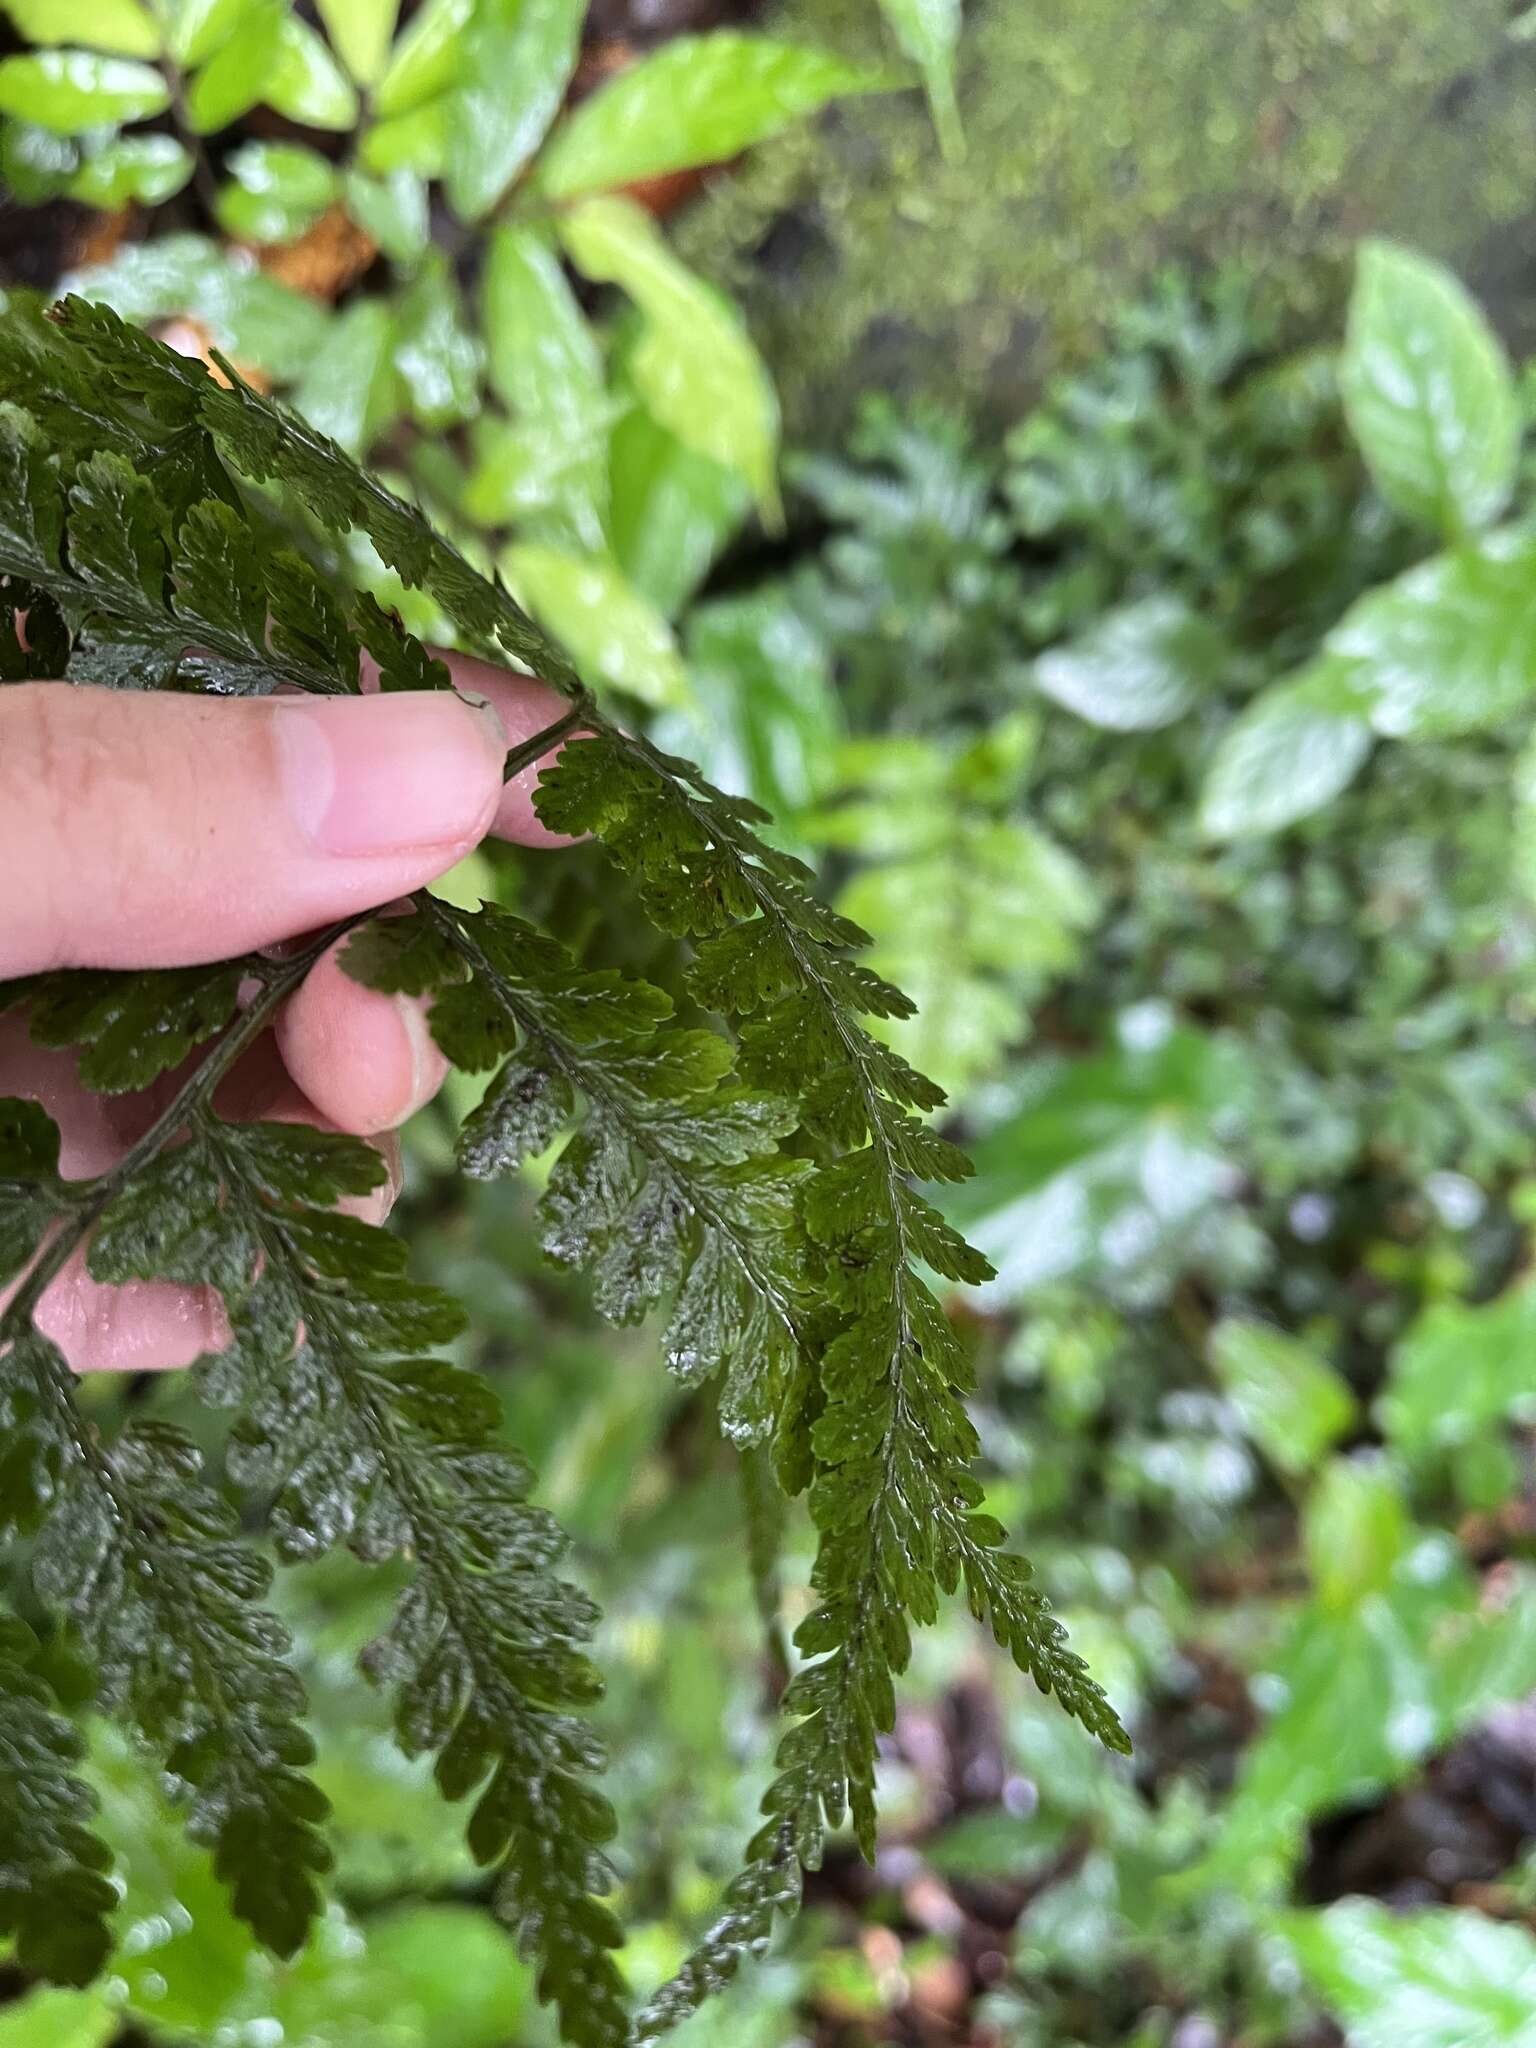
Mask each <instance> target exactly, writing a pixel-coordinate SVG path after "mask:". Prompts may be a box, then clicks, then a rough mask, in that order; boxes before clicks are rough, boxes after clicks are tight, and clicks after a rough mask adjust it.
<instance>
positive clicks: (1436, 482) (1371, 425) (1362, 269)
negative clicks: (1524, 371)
mask: <svg viewBox="0 0 1536 2048" xmlns="http://www.w3.org/2000/svg"><path fill="white" fill-rule="evenodd" d="M1339 382H1340V388H1341V390H1342V393H1343V397H1344V409H1345V412H1346V414H1347V416H1348V419H1349V423H1350V426H1351V428H1352V429H1353V430H1354V434H1355V438H1356V440H1358V441H1359V443H1360V446H1361V449H1362V450H1363V452H1364V454H1365V459H1366V461H1367V462H1368V463H1369V465H1370V469H1371V474H1372V476H1373V477H1374V479H1375V481H1376V485H1377V488H1378V489H1379V490H1380V492H1381V494H1382V496H1383V497H1384V498H1386V499H1387V500H1388V501H1389V502H1390V503H1391V504H1393V505H1395V506H1396V507H1397V508H1398V510H1399V511H1401V512H1406V513H1407V514H1408V515H1409V517H1410V518H1414V519H1422V520H1424V521H1426V522H1427V523H1428V524H1429V525H1432V526H1437V527H1439V528H1440V529H1441V530H1442V531H1444V532H1446V533H1449V534H1452V535H1455V534H1458V533H1462V532H1466V531H1470V530H1473V529H1475V528H1477V527H1480V526H1486V525H1487V524H1488V523H1489V521H1490V520H1493V519H1496V518H1497V517H1498V515H1499V513H1500V512H1501V511H1502V510H1503V508H1504V506H1505V504H1506V503H1507V501H1508V498H1509V493H1510V488H1511V486H1512V485H1513V483H1514V478H1515V460H1516V455H1517V451H1518V443H1519V435H1520V425H1519V406H1518V402H1517V400H1516V396H1515V385H1514V379H1513V377H1512V376H1511V374H1510V369H1509V363H1508V360H1507V358H1506V357H1505V354H1504V350H1503V348H1502V347H1501V345H1500V343H1499V340H1498V337H1497V336H1496V335H1495V334H1494V332H1493V330H1492V328H1490V327H1489V325H1488V323H1487V321H1486V320H1485V319H1484V318H1483V315H1482V314H1481V312H1480V311H1479V310H1478V308H1477V306H1476V305H1475V304H1474V302H1473V300H1472V299H1471V298H1470V297H1469V296H1468V294H1467V292H1466V291H1465V290H1464V289H1463V287H1462V286H1461V284H1460V283H1459V282H1458V281H1457V279H1456V278H1454V277H1453V276H1452V275H1451V273H1450V272H1449V271H1448V270H1445V269H1443V268H1442V267H1441V266H1440V265H1439V264H1438V263H1431V262H1430V261H1429V260H1428V259H1427V258H1426V257H1423V256H1416V255H1414V254H1413V253H1412V251H1410V250H1408V249H1401V248H1398V247H1397V246H1395V245H1394V244H1393V243H1390V242H1367V243H1366V244H1365V246H1364V248H1363V249H1362V250H1361V252H1360V263H1359V271H1358V274H1357V276H1356V280H1355V291H1354V297H1353V300H1352V301H1351V305H1350V313H1349V337H1348V341H1347V343H1346V346H1345V350H1344V357H1343V361H1342V363H1341V364H1340V369H1339Z"/></svg>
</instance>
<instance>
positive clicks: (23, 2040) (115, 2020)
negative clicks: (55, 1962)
mask: <svg viewBox="0 0 1536 2048" xmlns="http://www.w3.org/2000/svg"><path fill="white" fill-rule="evenodd" d="M121 2022H122V2015H121V2013H120V2012H119V2011H118V2009H117V2007H116V2006H115V2005H113V2004H112V2003H111V2002H110V2001H109V2000H108V1999H107V1998H105V1997H104V1996H103V1995H102V1993H101V1992H100V1991H33V1992H31V1993H30V1994H28V1995H25V1996H23V1997H21V1998H19V1999H18V2000H17V2001H16V2002H15V2003H14V2004H11V2003H7V2004H6V2005H4V2006H0V2048H106V2044H107V2042H109V2041H110V2040H111V2039H112V2038H113V2036H114V2035H115V2034H116V2033H117V2032H118V2031H119V2029H120V2026H121Z"/></svg>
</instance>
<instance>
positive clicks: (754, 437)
mask: <svg viewBox="0 0 1536 2048" xmlns="http://www.w3.org/2000/svg"><path fill="white" fill-rule="evenodd" d="M560 231H561V234H562V235H563V236H564V238H565V243H566V247H567V248H568V249H569V251H570V253H571V257H572V260H573V261H574V262H575V264H576V266H577V268H578V269H580V270H582V271H584V272H585V273H586V275H587V276H588V277H590V278H593V279H595V280H596V281H597V282H599V283H603V284H617V285H621V286H622V287H623V289H624V290H625V291H626V292H627V293H628V294H629V296H630V297H631V298H632V299H633V300H634V301H635V303H636V305H638V306H639V308H640V310H641V312H642V314H643V315H644V324H643V327H642V329H641V333H640V336H639V339H638V340H637V341H636V343H635V346H634V349H633V351H632V352H631V354H630V357H629V365H628V367H629V373H630V376H631V377H632V378H633V380H634V384H635V388H636V389H637V391H638V392H639V393H640V395H641V397H642V398H643V399H644V400H645V403H646V405H647V406H648V407H649V408H650V410H651V411H652V412H653V413H654V414H655V415H656V417H657V419H658V420H660V421H661V423H662V425H663V426H666V427H669V428H670V429H671V431H672V432H673V433H674V434H675V435H676V436H677V438H678V439H679V440H680V441H681V442H682V443H683V445H684V446H685V447H687V448H692V449H693V450H695V452H696V453H698V454H700V455H707V456H708V457H709V458H710V459H711V460H712V461H715V462H718V463H720V464H722V465H723V466H724V467H725V468H727V469H733V470H735V471H736V472H737V473H738V474H739V475H741V476H743V477H745V478H746V480H747V482H748V483H749V484H750V485H751V487H752V491H753V494H754V496H755V497H756V499H757V501H758V504H759V506H760V508H761V510H762V513H763V516H764V518H765V519H766V520H768V521H769V522H770V523H777V521H778V520H779V518H780V517H781V514H780V507H779V490H778V476H777V452H778V434H779V411H778V401H777V399H776V398H775V396H774V392H773V386H772V384H771V383H770V381H769V378H768V372H767V370H766V369H765V368H764V366H763V362H762V358H761V357H760V356H759V355H758V353H757V350H756V349H755V348H754V347H753V346H752V343H751V340H750V339H749V337H748V335H747V332H746V330H745V328H744V327H743V326H742V323H741V320H740V317H739V316H738V315H737V313H736V311H735V309H734V308H733V307H732V306H730V305H729V304H728V302H727V301H726V300H725V299H723V298H722V297H721V296H720V294H719V293H718V292H716V291H715V290H714V289H713V288H712V287H711V286H709V285H707V284H705V283H704V281H703V279H702V278H699V277H696V276H695V275H694V274H693V272H692V271H691V270H688V269H687V268H685V266H684V265H683V264H681V263H679V262H678V260H677V258H676V257H675V256H674V255H673V254H672V252H671V250H670V249H669V248H668V247H667V244H666V242H665V241H664V240H663V238H662V235H661V232H660V230H659V229H658V228H657V226H656V224H655V222H654V221H653V220H652V219H651V217H650V215H649V214H647V213H645V212H644V211H643V209H642V208H640V207H638V206H636V205H634V204H633V203H632V202H630V201H628V200H623V199H589V200H587V201H585V202H584V203H583V204H582V205H580V206H578V207H575V208H574V209H573V210H572V211H571V212H570V213H568V214H566V215H565V216H563V218H562V220H561V223H560Z"/></svg>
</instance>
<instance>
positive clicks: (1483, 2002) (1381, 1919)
mask: <svg viewBox="0 0 1536 2048" xmlns="http://www.w3.org/2000/svg"><path fill="white" fill-rule="evenodd" d="M1279 1927H1280V1931H1281V1932H1282V1933H1283V1934H1284V1936H1285V1937H1286V1940H1287V1941H1288V1942H1289V1944H1290V1947H1291V1950H1292V1952H1293V1953H1294V1955H1295V1957H1296V1960H1297V1962H1298V1963H1299V1964H1300V1965H1301V1969H1302V1972H1303V1974H1304V1975H1305V1977H1306V1978H1307V1981H1308V1982H1309V1983H1310V1985H1311V1986H1312V1989H1313V1990H1314V1991H1315V1992H1316V1993H1317V1995H1318V1996H1319V1997H1320V1998H1321V1999H1322V2000H1323V2002H1324V2004H1325V2005H1326V2006H1327V2007H1328V2009H1329V2011H1330V2012H1332V2013H1333V2014H1334V2016H1335V2017H1336V2018H1337V2019H1339V2020H1340V2021H1341V2022H1342V2023H1343V2027H1344V2031H1345V2036H1346V2039H1347V2040H1348V2042H1349V2048H1533V2044H1536V1940H1533V1939H1532V1937H1531V1934H1530V1931H1529V1929H1528V1928H1525V1927H1522V1926H1519V1925H1511V1924H1509V1923H1507V1922H1504V1921H1499V1920H1492V1919H1490V1918H1489V1917H1488V1915H1487V1914H1486V1913H1473V1912H1468V1911H1455V1910H1451V1909H1442V1910H1434V1911H1429V1912H1421V1913H1394V1912H1391V1911H1389V1909H1388V1908H1387V1907H1385V1906H1383V1905H1380V1904H1378V1903H1377V1901H1376V1900H1374V1899H1341V1900H1340V1901H1339V1903H1338V1904H1337V1905H1334V1906H1329V1907H1328V1908H1327V1910H1326V1911H1325V1912H1322V1913H1288V1914H1286V1915H1285V1916H1284V1917H1283V1918H1282V1919H1281V1920H1280V1922H1279Z"/></svg>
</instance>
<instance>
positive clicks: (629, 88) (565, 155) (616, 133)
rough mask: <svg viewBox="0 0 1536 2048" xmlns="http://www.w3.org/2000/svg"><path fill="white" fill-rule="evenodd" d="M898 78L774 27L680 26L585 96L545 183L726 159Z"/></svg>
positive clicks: (621, 179)
mask: <svg viewBox="0 0 1536 2048" xmlns="http://www.w3.org/2000/svg"><path fill="white" fill-rule="evenodd" d="M888 82H889V81H888V80H885V79H883V78H880V77H878V76H877V75H875V74H874V73H871V72H868V71H862V70H860V69H859V68H858V67H857V66H855V65H852V64H849V63H846V62H845V61H844V60H843V59H842V58H840V57H835V56H832V55H831V54H830V53H829V52H827V51H824V50H815V49H807V48H805V47H803V46H801V45H799V44H794V43H776V42H772V41H770V40H769V39H768V38H766V37H764V36H753V35H738V34H736V33H734V32H731V31H724V30H722V31H721V32H720V33H718V34H715V35H708V36H677V37H675V38H673V40H672V41H670V42H667V43H664V44H663V45H662V47H661V48H660V49H659V50H656V51H654V52H653V53H652V54H651V55H650V56H649V57H646V58H643V59H642V60H641V62H640V63H638V64H636V65H635V66H634V67H633V68H632V69H631V70H628V71H624V72H621V73H620V74H619V76H618V77H617V78H614V79H611V80H610V81H609V83H608V84H607V85H605V86H603V87H602V88H601V89H600V90H599V91H598V92H595V93H594V94H593V95H592V97H591V98H590V99H589V100H585V101H583V103H582V104H581V106H580V107H578V108H577V110H576V112H575V113H574V114H572V115H571V117H570V119H569V120H568V121H567V122H566V123H565V125H564V126H563V127H562V128H561V130H560V132H559V133H558V134H557V135H556V137H555V138H554V140H553V142H552V143H551V144H550V146H549V148H548V149H547V150H546V151H545V153H544V156H543V158H542V160H541V162H540V164H539V172H538V183H539V188H540V190H541V191H543V192H545V193H547V194H548V195H549V197H550V198H552V199H574V198H579V197H581V196H582V195H583V194H586V193H592V192H611V191H614V190H616V189H618V188H619V187H621V186H624V185H630V184H633V183H635V182H637V181H638V180H640V179H644V178H654V177H658V176H660V175H662V174H663V173H665V172H667V171H678V170H685V169H688V168H689V167H691V166H693V165H695V164H713V163H721V162H723V161H725V160H726V159H728V158H730V157H733V156H738V155H739V154H740V153H741V151H742V150H744V149H748V148H750V147H751V145H752V144H753V143H755V142H761V141H763V140H765V139H766V138H767V137H768V136H770V135H776V134H778V133H779V132H780V131H781V130H782V129H784V128H787V127H789V126H791V125H792V124H793V123H794V122H796V121H798V120H800V119H802V118H803V117H804V116H805V115H806V114H810V113H814V112H815V110H816V109H817V108H818V107H822V106H825V105H826V103H827V102H828V100H832V99H836V98H838V97H839V96H841V95H845V94H848V93H858V92H872V91H877V90H879V89H881V88H882V87H883V86H885V85H886V84H887V83H888Z"/></svg>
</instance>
